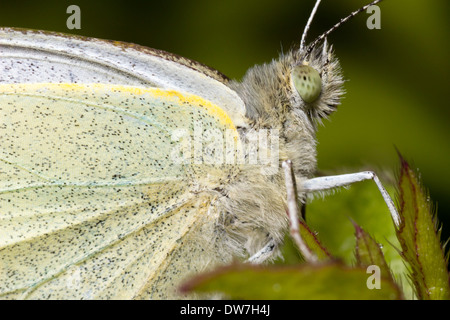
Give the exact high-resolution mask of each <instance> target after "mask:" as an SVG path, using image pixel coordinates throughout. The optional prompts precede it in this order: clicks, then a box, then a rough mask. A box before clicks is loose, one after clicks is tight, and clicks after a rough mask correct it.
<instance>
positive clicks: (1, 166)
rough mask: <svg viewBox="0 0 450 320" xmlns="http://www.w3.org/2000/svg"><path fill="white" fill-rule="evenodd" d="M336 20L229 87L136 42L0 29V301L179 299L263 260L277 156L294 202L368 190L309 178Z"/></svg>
mask: <svg viewBox="0 0 450 320" xmlns="http://www.w3.org/2000/svg"><path fill="white" fill-rule="evenodd" d="M319 2H320V1H317V3H316V6H315V8H314V9H313V13H312V15H311V19H312V17H313V15H314V13H315V11H316V9H317V6H318V4H319ZM377 2H379V1H374V2H373V3H372V4H374V3H377ZM365 8H367V6H365V7H363V8H361V9H360V10H358V11H355V12H354V13H352V14H351V15H350V16H349V17H351V16H354V15H356V14H357V13H358V12H361V11H362V10H365ZM311 19H310V21H309V22H308V24H307V28H306V29H305V32H304V34H303V35H304V36H306V34H307V29H308V28H309V24H310V22H311ZM347 19H348V17H347V18H345V19H343V20H341V22H340V23H339V24H337V25H335V26H334V27H333V28H332V29H330V30H329V31H328V32H326V33H324V34H323V35H322V36H320V37H318V38H317V39H316V40H315V41H314V42H312V43H311V44H310V45H308V46H305V41H304V39H303V38H302V41H301V44H300V47H299V48H297V49H294V50H292V51H290V52H288V53H286V54H283V55H282V56H281V57H280V58H279V59H278V60H274V61H273V62H271V63H270V64H264V65H261V66H255V67H253V68H251V69H250V70H249V71H248V72H247V74H246V75H245V77H244V78H243V79H242V81H240V82H238V81H234V80H230V79H228V78H227V77H225V76H224V75H222V74H221V73H219V72H218V71H216V70H213V69H211V68H208V67H206V66H204V65H202V64H200V63H198V62H195V61H192V60H189V59H186V58H183V57H180V56H177V55H174V54H170V53H167V52H164V51H160V50H155V49H150V48H146V47H142V46H138V45H134V44H127V43H122V42H117V41H107V40H99V39H92V38H84V37H79V36H69V35H64V34H58V33H51V32H44V31H31V30H21V29H12V28H2V29H0V119H1V120H0V137H1V146H0V221H1V222H0V284H1V285H0V297H1V298H4V299H13V298H17V299H169V298H179V297H180V295H179V293H178V291H177V287H178V285H179V283H180V282H181V281H182V280H183V279H186V278H187V277H189V276H190V275H192V274H196V273H199V272H202V271H204V270H208V269H210V268H212V267H214V266H216V265H219V264H226V263H229V262H230V261H232V260H233V259H234V258H236V257H240V258H242V259H246V258H249V257H250V261H253V262H259V261H263V260H266V259H267V258H268V257H272V256H275V255H276V252H277V248H278V247H279V246H280V244H281V243H282V242H283V239H284V235H285V232H286V230H287V228H288V224H289V218H288V216H287V215H286V205H287V204H286V191H285V188H284V176H283V172H282V170H280V168H281V163H283V162H284V161H286V160H291V161H292V165H293V172H294V174H295V178H296V180H297V181H298V182H299V185H300V186H301V189H300V193H301V194H302V195H304V194H305V193H306V192H312V191H316V190H325V189H328V188H332V187H335V186H339V185H345V184H348V183H351V182H354V181H359V180H364V179H375V181H376V182H377V178H376V176H373V174H372V173H361V174H356V175H348V176H341V177H338V178H333V177H331V178H326V179H324V178H313V174H314V172H315V168H316V149H315V147H316V139H315V133H316V130H317V125H318V123H319V122H320V121H321V119H323V118H326V117H327V116H328V115H330V114H331V113H332V112H334V111H335V110H336V107H337V105H338V104H339V102H340V98H341V96H342V94H343V90H342V85H343V78H342V75H341V70H340V66H339V62H338V60H337V58H336V57H335V55H334V53H333V50H332V47H330V46H328V44H327V42H326V36H327V35H328V34H329V33H330V32H331V31H332V30H334V29H335V28H337V27H338V26H339V25H340V24H342V23H343V22H345V21H346V20H347ZM377 185H379V187H380V191H381V192H383V190H384V189H383V188H382V186H381V184H379V183H378V182H377ZM383 196H384V197H385V199H386V202H387V204H388V206H391V207H390V209H391V212H393V216H394V217H395V208H393V205H392V203H391V200H390V198H389V196H388V195H387V193H386V194H384V195H383Z"/></svg>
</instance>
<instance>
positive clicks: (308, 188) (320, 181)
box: [302, 171, 400, 227]
mask: <svg viewBox="0 0 450 320" xmlns="http://www.w3.org/2000/svg"><path fill="white" fill-rule="evenodd" d="M364 180H373V181H374V182H375V184H376V185H377V187H378V190H380V193H381V195H382V196H383V199H384V201H385V202H386V204H387V206H388V209H389V212H390V213H391V216H392V220H394V223H395V225H396V226H397V227H398V226H399V225H400V215H399V214H398V212H397V209H396V208H395V205H394V202H393V201H392V199H391V197H390V196H389V194H388V193H387V191H386V189H385V188H384V187H383V184H382V183H381V181H380V179H379V178H378V177H377V175H376V174H375V173H374V172H372V171H363V172H356V173H349V174H341V175H336V176H325V177H318V178H313V179H309V180H306V181H304V182H303V184H302V191H303V192H307V193H309V192H314V191H324V190H329V189H333V188H337V187H343V186H347V185H349V184H352V183H355V182H359V181H364Z"/></svg>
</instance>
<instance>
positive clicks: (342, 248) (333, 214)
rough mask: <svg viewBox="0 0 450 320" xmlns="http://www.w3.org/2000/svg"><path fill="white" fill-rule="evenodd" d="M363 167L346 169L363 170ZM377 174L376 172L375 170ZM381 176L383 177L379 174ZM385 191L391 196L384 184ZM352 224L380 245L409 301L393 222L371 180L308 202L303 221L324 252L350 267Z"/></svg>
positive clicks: (392, 189)
mask: <svg viewBox="0 0 450 320" xmlns="http://www.w3.org/2000/svg"><path fill="white" fill-rule="evenodd" d="M366 169H367V168H359V169H353V170H346V172H352V171H363V170H366ZM376 171H377V172H379V171H380V170H376ZM383 176H384V175H383ZM386 180H388V181H389V179H383V182H384V185H385V187H386V189H387V190H388V191H389V192H390V193H391V194H394V192H395V186H394V185H389V184H386V183H385V181H386ZM392 180H394V179H392ZM352 221H355V222H356V223H358V225H360V226H362V227H364V230H366V231H367V232H369V233H370V235H371V236H372V237H374V238H375V239H377V242H379V243H380V244H381V245H382V246H383V249H382V251H383V254H384V257H385V260H386V262H387V263H388V265H389V267H390V269H391V271H392V273H393V274H394V278H395V279H396V280H397V281H398V283H400V284H401V285H402V291H403V293H404V296H405V298H408V299H409V298H411V297H412V296H413V295H414V294H413V288H412V285H411V283H410V281H408V277H407V275H408V270H407V266H405V263H404V259H403V258H402V257H401V255H400V254H399V251H400V248H401V246H400V243H399V241H398V239H397V235H396V231H395V227H394V223H393V222H392V218H391V215H390V213H389V210H388V209H387V206H386V203H385V202H384V200H383V197H382V196H381V194H380V192H379V191H378V189H377V187H376V185H375V183H374V182H373V181H363V182H360V183H356V184H354V185H351V186H349V187H348V188H345V189H344V188H341V189H340V190H337V191H336V192H334V193H331V194H328V195H326V196H325V197H323V198H316V199H314V200H313V201H311V202H308V204H307V207H306V222H307V224H308V226H310V228H311V229H312V230H314V231H317V233H318V234H317V237H318V238H319V240H320V242H321V243H322V244H323V246H324V247H325V248H327V251H328V252H329V253H330V254H331V255H332V256H333V257H337V258H340V259H343V260H344V261H345V262H346V263H347V264H349V265H351V264H352V263H354V261H355V258H356V257H355V246H356V238H355V228H354V226H353V224H352Z"/></svg>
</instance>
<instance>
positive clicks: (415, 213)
mask: <svg viewBox="0 0 450 320" xmlns="http://www.w3.org/2000/svg"><path fill="white" fill-rule="evenodd" d="M400 160H401V169H400V176H399V181H398V203H399V213H400V217H401V222H400V226H399V227H398V229H397V237H398V239H399V242H400V244H401V247H402V255H403V257H404V259H405V260H406V261H407V262H408V263H409V264H410V266H411V268H412V272H411V278H412V281H413V283H414V286H415V291H416V294H417V297H418V298H419V299H427V300H428V299H431V300H435V299H450V289H449V277H448V273H447V272H448V271H447V261H446V258H445V255H444V250H443V248H442V247H441V243H440V231H437V227H436V226H437V221H436V220H437V219H436V217H435V215H434V214H433V209H432V204H431V201H430V199H429V196H428V194H427V193H426V192H425V191H424V189H423V188H422V186H421V184H420V182H419V181H418V178H417V176H416V174H415V173H414V171H413V170H412V169H411V168H410V166H409V165H408V163H407V162H406V161H405V160H404V159H403V158H402V157H401V156H400Z"/></svg>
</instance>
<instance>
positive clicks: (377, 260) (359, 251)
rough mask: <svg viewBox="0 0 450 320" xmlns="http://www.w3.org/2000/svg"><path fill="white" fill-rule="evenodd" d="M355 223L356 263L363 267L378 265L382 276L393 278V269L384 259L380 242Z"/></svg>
mask: <svg viewBox="0 0 450 320" xmlns="http://www.w3.org/2000/svg"><path fill="white" fill-rule="evenodd" d="M353 225H354V226H355V237H356V247H355V256H356V264H357V265H358V266H361V267H367V266H371V265H375V266H378V268H380V272H381V276H382V277H385V278H387V279H391V280H392V275H391V271H390V269H389V266H388V265H387V263H386V260H385V259H384V254H383V251H382V250H381V247H380V244H378V243H377V242H376V241H375V240H374V239H373V238H372V237H371V236H370V235H369V234H368V233H367V232H366V231H364V230H363V229H362V228H361V227H360V226H358V225H357V224H356V223H353Z"/></svg>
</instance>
